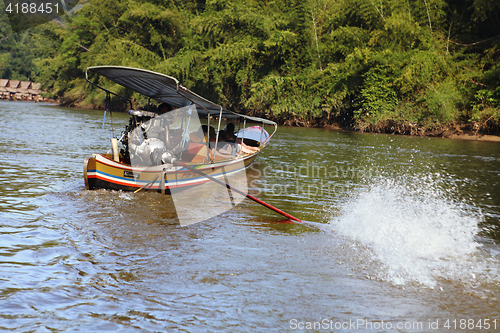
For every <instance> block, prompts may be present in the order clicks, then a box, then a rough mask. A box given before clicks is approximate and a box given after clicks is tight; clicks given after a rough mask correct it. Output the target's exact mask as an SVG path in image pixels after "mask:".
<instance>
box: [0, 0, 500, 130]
mask: <svg viewBox="0 0 500 333" xmlns="http://www.w3.org/2000/svg"><path fill="white" fill-rule="evenodd" d="M2 29H3V28H2ZM0 34H3V35H4V36H5V35H6V32H5V29H3V30H0ZM1 38H3V37H2V36H0V39H1ZM27 45H28V46H29V48H30V50H29V51H27ZM499 60H500V2H498V1H490V0H454V1H451V0H274V1H273V0H268V1H265V0H262V1H257V0H207V1H201V0H193V1H190V2H185V1H179V0H150V1H144V0H88V1H87V2H86V4H85V6H83V8H81V9H80V10H79V11H78V12H77V13H76V14H74V15H73V16H71V17H63V18H62V19H61V20H56V21H53V22H52V23H51V24H45V25H43V26H39V27H36V28H32V29H31V30H30V31H29V32H21V33H18V34H15V35H13V36H12V37H10V38H8V39H7V40H3V41H2V42H0V66H1V67H0V69H1V71H2V75H3V76H4V77H5V76H7V77H9V76H11V77H12V78H25V77H27V76H31V78H32V79H34V78H36V79H37V80H38V81H40V82H42V84H43V87H44V88H45V89H49V90H50V91H51V92H52V94H53V95H54V96H58V97H61V98H63V99H65V100H68V101H72V102H74V104H76V105H79V106H84V107H91V106H102V105H103V103H104V102H103V101H104V94H103V93H102V92H100V91H97V90H95V89H93V88H92V87H91V86H90V85H89V84H87V83H86V82H85V80H84V71H85V68H86V67H88V66H96V65H122V66H131V67H140V68H146V69H150V70H154V71H158V72H162V73H165V74H169V75H172V76H174V77H177V78H178V79H179V80H180V81H181V82H182V83H183V84H184V85H185V86H187V87H188V88H190V89H193V90H194V91H196V92H198V93H199V94H201V95H203V96H206V97H207V98H209V99H212V100H214V101H218V102H219V103H222V104H223V105H224V106H226V107H228V108H230V109H236V110H239V111H241V112H246V113H252V114H259V115H263V116H266V117H270V118H273V119H276V120H278V121H280V122H284V123H288V124H298V125H311V124H312V125H314V124H316V125H325V124H328V123H334V122H337V123H341V124H343V125H354V126H356V127H358V128H361V129H363V128H370V129H372V130H373V129H376V126H377V124H382V125H383V124H392V125H391V126H393V127H394V124H396V125H397V124H399V125H400V126H403V127H404V128H413V126H420V127H426V128H433V127H434V128H435V127H439V126H442V125H448V124H451V123H464V124H467V123H468V124H470V128H471V129H475V130H478V131H482V132H488V133H496V134H499V133H500V126H499V124H500V64H499ZM102 84H104V85H107V86H108V87H110V88H111V87H113V86H112V85H110V84H109V83H105V82H102ZM113 88H114V89H115V90H117V92H119V93H122V94H129V95H130V92H127V91H123V90H120V89H119V88H118V87H113ZM135 98H136V100H135V102H136V103H139V104H140V103H144V101H143V100H140V99H139V97H137V96H135ZM403 132H404V131H403Z"/></svg>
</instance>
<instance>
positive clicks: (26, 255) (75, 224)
mask: <svg viewBox="0 0 500 333" xmlns="http://www.w3.org/2000/svg"><path fill="white" fill-rule="evenodd" d="M102 115H103V112H102V111H93V110H77V109H68V108H60V107H57V106H53V105H43V104H35V103H25V102H1V103H0V121H1V123H2V127H1V128H2V129H1V131H0V270H1V275H0V318H1V320H0V329H2V330H6V331H15V332H75V331H76V332H105V331H106V332H108V331H120V332H166V331H168V332H176V331H181V332H206V331H211V332H269V331H275V332H285V331H337V332H339V331H341V332H359V331H377V332H393V331H399V332H406V331H415V332H430V331H440V332H441V331H450V332H454V331H456V332H464V331H468V332H470V331H478V332H485V331H491V332H493V331H498V330H500V305H499V304H500V302H499V297H500V274H499V273H500V246H499V244H500V145H499V144H496V143H486V142H472V141H459V140H447V139H437V138H413V137H403V136H393V135H375V134H359V133H352V132H342V131H330V130H319V129H303V128H279V129H278V132H277V134H276V135H275V136H274V137H273V139H272V140H271V144H270V145H269V146H268V147H267V148H266V150H264V151H263V153H262V154H261V155H260V156H259V157H258V159H257V162H256V163H255V164H254V165H253V166H252V167H251V169H249V170H248V172H247V175H248V181H249V187H250V193H251V194H253V195H255V196H257V197H258V198H259V199H261V200H264V201H266V202H268V203H270V204H272V205H274V206H276V207H278V208H280V209H282V210H284V211H286V212H288V213H290V214H292V215H294V216H297V217H298V218H300V219H303V220H306V221H312V222H316V223H321V227H322V228H321V229H323V230H319V229H315V228H310V227H307V226H303V225H297V224H292V223H284V221H283V219H282V218H281V217H280V216H279V215H277V214H276V213H274V212H272V211H269V210H267V209H266V208H264V207H262V206H259V205H257V204H256V203H254V202H252V201H249V200H248V199H246V200H244V201H243V202H242V203H241V204H240V205H238V206H237V207H235V208H234V209H232V210H230V211H227V212H225V213H223V214H221V215H219V216H216V217H213V218H210V219H209V220H207V221H204V222H202V223H197V224H193V225H191V226H188V227H180V226H179V225H178V221H177V220H176V215H175V212H173V210H172V208H173V206H172V202H171V200H170V199H169V198H168V197H163V196H161V195H160V194H156V193H138V194H132V193H124V192H113V191H104V190H99V191H86V190H85V188H84V182H83V159H84V158H85V157H86V156H89V155H90V154H91V153H96V152H106V151H107V150H108V149H109V148H110V147H109V146H110V145H109V137H110V133H109V126H110V119H109V113H108V118H107V120H106V123H107V126H106V128H107V129H105V130H103V129H102V128H101V127H102ZM127 122H128V118H127V117H126V116H125V115H123V114H113V118H112V125H113V127H114V128H115V134H118V132H119V130H118V129H121V128H122V127H123V126H124V125H125V124H126V123H127Z"/></svg>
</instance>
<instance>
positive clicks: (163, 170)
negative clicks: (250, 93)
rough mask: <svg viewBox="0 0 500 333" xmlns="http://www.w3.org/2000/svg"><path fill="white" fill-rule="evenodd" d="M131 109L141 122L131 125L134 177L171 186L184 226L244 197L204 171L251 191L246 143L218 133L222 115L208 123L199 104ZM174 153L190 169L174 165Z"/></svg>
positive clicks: (129, 143) (143, 182) (139, 182)
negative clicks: (159, 110)
mask: <svg viewBox="0 0 500 333" xmlns="http://www.w3.org/2000/svg"><path fill="white" fill-rule="evenodd" d="M130 114H131V115H132V117H133V119H134V122H131V124H132V123H133V124H134V125H135V127H134V128H133V129H130V130H129V132H128V136H127V140H126V142H125V143H126V146H127V152H128V154H129V157H130V162H131V166H132V168H133V170H134V179H135V181H136V183H137V185H138V186H140V187H142V186H145V185H147V184H148V183H150V185H149V187H151V188H158V189H160V190H161V191H162V192H163V191H170V193H171V194H172V199H173V201H174V205H175V208H176V211H177V216H178V218H179V222H180V224H181V225H183V226H185V225H189V224H193V223H196V222H201V221H204V220H206V219H208V218H211V217H213V216H217V215H219V214H222V213H224V212H225V211H227V210H230V209H231V208H232V207H234V206H235V205H237V204H238V203H240V202H241V201H242V200H243V199H244V196H242V195H240V194H236V193H232V191H231V190H230V189H228V187H226V186H223V185H221V184H219V183H216V182H214V181H211V180H209V178H208V177H205V176H203V175H202V174H206V175H208V176H210V177H215V178H216V179H218V180H220V181H222V182H224V183H225V184H229V185H231V186H233V187H236V188H238V189H240V190H242V191H244V193H247V188H248V185H247V178H246V172H245V165H244V162H243V159H242V158H241V157H242V156H243V154H244V153H245V152H244V151H243V149H242V148H241V147H242V145H240V144H238V143H237V142H236V141H233V142H231V141H230V140H229V139H228V138H229V136H228V135H227V134H226V133H224V131H221V132H219V133H217V131H216V130H215V128H219V127H222V126H219V124H220V121H219V120H218V119H217V120H216V121H214V120H212V122H211V123H206V122H203V123H202V122H201V121H200V116H199V113H198V110H197V108H196V106H195V105H190V106H186V107H183V108H179V109H176V110H173V111H170V112H166V113H164V114H153V113H151V112H147V111H131V112H130ZM208 121H210V120H208ZM211 125H215V128H214V127H213V126H211ZM232 134H233V136H234V134H235V133H232ZM238 147H239V149H238ZM172 155H175V156H176V157H177V158H178V159H179V160H180V161H181V162H182V163H185V164H186V165H187V166H188V168H186V167H183V166H178V165H172V164H170V162H169V161H170V159H169V156H172ZM189 168H194V169H196V170H198V171H201V172H202V174H199V173H196V172H193V170H192V169H189ZM155 177H156V179H155Z"/></svg>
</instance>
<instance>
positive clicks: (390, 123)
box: [59, 101, 500, 142]
mask: <svg viewBox="0 0 500 333" xmlns="http://www.w3.org/2000/svg"><path fill="white" fill-rule="evenodd" d="M59 106H62V107H70V108H80V109H82V108H83V109H85V107H82V106H81V105H79V104H78V103H77V102H75V101H65V102H61V103H59ZM88 109H95V110H103V109H104V106H100V105H92V107H90V108H88ZM118 112H120V111H118ZM250 115H255V116H258V117H262V118H268V117H267V116H266V115H265V114H262V113H258V114H250ZM271 120H273V121H276V122H277V123H278V124H279V125H282V126H289V127H310V128H314V127H315V128H328V129H337V130H344V131H353V132H361V133H382V134H396V135H406V136H421V137H440V138H448V139H457V140H469V141H488V142H500V124H497V123H491V124H490V126H488V127H487V126H486V125H485V123H484V122H482V123H481V122H467V123H466V122H462V123H451V124H448V125H442V124H440V125H435V124H434V125H432V126H423V125H419V124H417V123H414V122H409V121H405V122H396V121H394V120H386V121H382V122H378V123H376V124H369V123H361V124H357V123H355V122H354V121H352V120H351V121H350V120H348V119H342V120H340V121H339V120H333V119H332V120H328V119H326V118H317V119H310V120H305V119H298V118H295V119H293V120H292V119H279V118H272V119H271ZM492 133H498V135H497V134H492Z"/></svg>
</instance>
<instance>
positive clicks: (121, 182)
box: [84, 154, 257, 194]
mask: <svg viewBox="0 0 500 333" xmlns="http://www.w3.org/2000/svg"><path fill="white" fill-rule="evenodd" d="M256 155H257V154H255V155H250V156H248V157H247V158H246V159H244V160H241V159H240V160H236V161H231V163H228V164H223V163H218V164H209V165H197V166H196V169H198V170H200V171H204V172H206V173H207V174H209V175H211V176H212V177H215V178H218V179H223V178H224V174H223V173H222V169H223V168H224V171H225V174H226V175H228V176H230V175H232V174H235V173H238V172H241V171H243V170H245V169H246V168H247V167H249V166H250V165H251V163H252V162H253V160H254V159H255V157H256ZM92 160H93V161H92ZM241 162H243V166H242V167H238V168H235V167H236V166H239V164H240V163H241ZM87 163H88V162H87V161H86V164H85V169H84V170H85V174H86V176H87V179H86V180H87V183H88V188H89V189H98V188H105V189H113V190H124V191H133V190H136V189H138V188H140V187H142V186H143V185H145V184H147V183H149V182H150V181H151V180H153V179H154V177H155V176H161V172H162V168H163V167H164V166H162V165H159V166H152V167H144V168H132V167H130V166H127V165H125V164H122V163H117V162H115V161H113V160H111V159H109V158H107V157H106V156H103V155H94V156H93V157H91V158H90V168H89V169H87V166H88V165H87ZM92 167H93V168H92ZM233 168H234V169H233ZM103 169H104V170H103ZM106 171H108V172H106ZM125 171H128V172H136V173H139V174H140V176H142V175H146V176H147V178H145V179H133V178H128V177H123V176H121V175H123V174H124V172H125ZM186 175H187V176H188V178H180V177H179V176H186ZM166 178H167V179H166V182H165V187H166V190H168V189H169V188H172V189H173V188H188V187H192V186H196V185H199V184H203V183H206V182H208V181H209V180H208V179H206V178H205V177H202V176H199V175H197V174H195V173H192V172H191V171H190V170H187V169H185V168H177V169H173V170H171V171H168V172H167V173H166ZM160 186H161V183H160V180H158V181H156V182H155V183H154V184H153V185H152V186H150V187H148V190H153V191H159V190H160ZM167 192H170V191H167ZM167 194H169V193H167Z"/></svg>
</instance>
